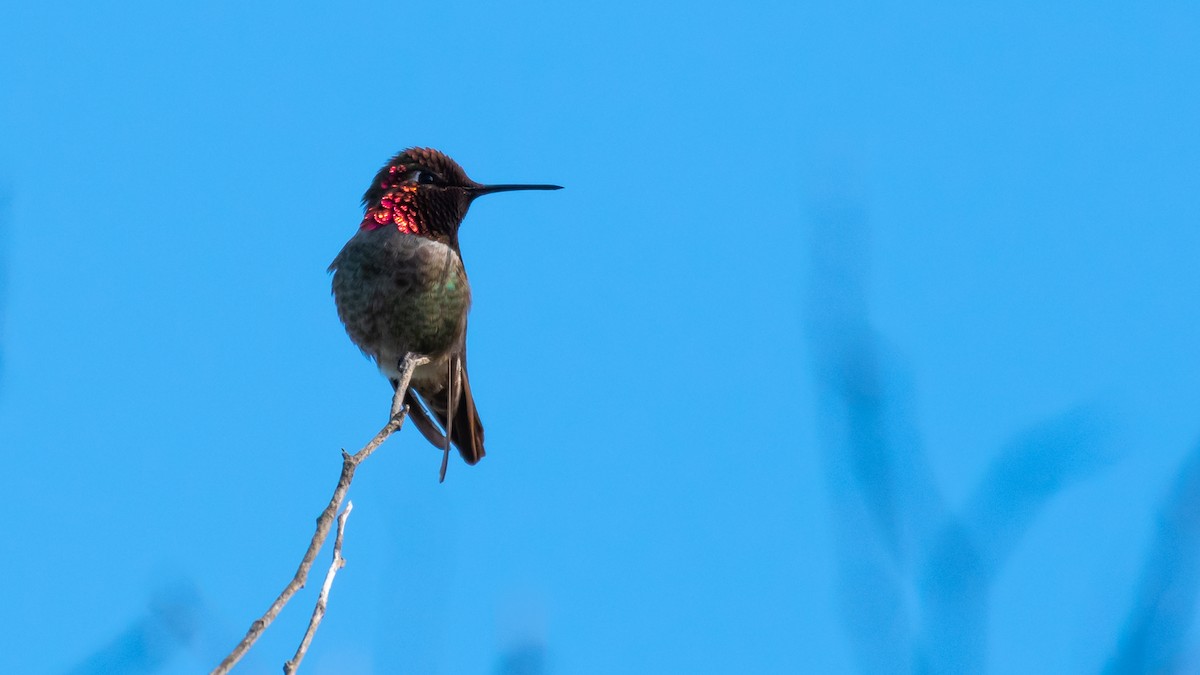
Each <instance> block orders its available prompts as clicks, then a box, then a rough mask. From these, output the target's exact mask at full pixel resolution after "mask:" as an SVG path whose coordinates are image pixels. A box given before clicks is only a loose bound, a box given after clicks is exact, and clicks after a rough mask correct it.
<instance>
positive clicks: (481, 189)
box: [467, 185, 562, 197]
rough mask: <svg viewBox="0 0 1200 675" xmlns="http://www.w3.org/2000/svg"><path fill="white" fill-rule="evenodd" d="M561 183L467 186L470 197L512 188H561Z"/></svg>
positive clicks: (507, 190) (506, 190) (509, 190)
mask: <svg viewBox="0 0 1200 675" xmlns="http://www.w3.org/2000/svg"><path fill="white" fill-rule="evenodd" d="M561 189H562V186H561V185H475V186H474V187H470V188H467V191H468V192H470V193H471V196H472V197H479V196H482V195H490V194H492V193H493V192H512V191H514V190H561Z"/></svg>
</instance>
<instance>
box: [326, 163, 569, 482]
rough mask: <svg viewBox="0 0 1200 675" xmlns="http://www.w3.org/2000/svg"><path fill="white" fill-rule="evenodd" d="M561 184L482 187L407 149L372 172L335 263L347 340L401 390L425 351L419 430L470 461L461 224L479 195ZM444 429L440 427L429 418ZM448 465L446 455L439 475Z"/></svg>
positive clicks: (479, 434) (474, 447) (415, 416)
mask: <svg viewBox="0 0 1200 675" xmlns="http://www.w3.org/2000/svg"><path fill="white" fill-rule="evenodd" d="M558 189H560V186H558V185H481V184H479V183H476V182H475V181H473V180H471V179H470V178H467V174H466V173H465V172H464V171H463V170H462V167H460V166H459V165H458V164H457V163H455V161H454V160H452V159H450V158H449V157H447V156H446V155H444V154H442V153H441V152H438V151H437V150H433V149H432V148H409V149H408V150H404V151H402V152H400V153H399V154H397V155H396V156H395V157H393V158H391V159H390V160H389V161H388V163H387V164H385V165H384V166H383V168H381V169H380V170H379V172H378V173H377V174H375V180H374V181H372V183H371V187H370V188H368V189H367V191H366V193H365V194H364V195H363V198H362V203H363V207H364V208H365V209H366V213H365V215H364V216H363V219H362V223H361V224H360V225H359V227H358V233H357V234H355V235H354V236H353V237H351V238H350V241H348V242H347V243H346V246H345V247H344V248H342V252H341V253H339V254H338V255H337V257H336V258H334V259H333V263H332V264H330V265H329V271H331V272H333V298H334V302H335V303H336V304H337V311H338V316H339V317H340V318H341V320H342V323H344V324H345V325H346V332H347V333H349V334H350V339H351V340H353V341H354V344H356V345H358V347H359V349H361V350H362V351H363V353H364V354H366V355H367V356H369V357H371V358H372V359H374V360H375V362H376V363H377V364H378V366H379V370H380V371H381V372H382V373H383V374H384V376H385V377H387V378H388V380H389V381H391V383H392V387H393V389H395V388H396V387H398V386H399V378H400V364H401V362H402V361H403V360H404V358H405V356H406V355H407V354H409V353H413V354H417V355H421V356H426V357H429V359H430V360H429V362H428V363H426V364H424V365H421V366H418V367H417V369H416V371H415V372H414V373H413V377H412V384H411V386H410V387H409V389H408V392H407V393H406V395H405V404H406V405H408V408H409V416H410V417H411V418H412V420H413V423H414V424H416V425H417V428H418V429H420V431H421V433H422V434H423V435H424V436H425V437H426V438H427V439H429V441H430V442H431V443H433V444H434V445H435V446H436V447H438V448H441V449H443V450H444V451H445V452H446V453H449V451H450V443H451V442H453V443H454V445H455V446H456V447H457V448H458V451H459V453H460V454H461V455H462V457H463V459H464V460H466V462H467V464H474V463H476V462H478V461H479V460H480V458H482V457H483V454H484V452H483V424H482V423H481V422H480V421H479V413H478V412H476V410H475V401H474V399H473V398H472V397H471V385H470V383H469V382H468V380H467V344H466V338H467V311H468V310H469V309H470V307H471V287H470V285H469V284H468V283H467V272H466V269H465V268H464V267H463V261H462V253H461V251H460V250H459V248H458V227H459V225H461V224H462V221H463V217H464V216H466V215H467V209H468V208H469V207H470V206H471V202H472V201H473V200H474V199H475V198H476V197H479V196H480V195H486V194H490V193H492V192H506V191H509V190H558ZM430 413H431V414H432V417H433V418H434V419H436V420H437V422H438V424H439V425H440V426H441V429H440V430H439V429H438V427H436V426H434V424H433V422H432V420H431V419H430ZM445 471H446V464H445V457H444V456H443V462H442V477H443V478H444V477H445Z"/></svg>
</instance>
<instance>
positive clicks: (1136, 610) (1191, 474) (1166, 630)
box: [1105, 445, 1200, 675]
mask: <svg viewBox="0 0 1200 675" xmlns="http://www.w3.org/2000/svg"><path fill="white" fill-rule="evenodd" d="M1157 525H1158V527H1157V532H1156V533H1155V536H1154V541H1153V543H1152V544H1151V545H1150V550H1149V551H1148V552H1147V554H1146V560H1145V561H1144V562H1143V563H1142V573H1141V580H1140V582H1139V584H1138V587H1137V592H1136V595H1135V596H1134V601H1133V606H1132V607H1131V608H1130V611H1129V616H1128V617H1127V618H1126V619H1125V627H1124V629H1123V631H1122V636H1121V640H1120V643H1119V644H1118V646H1117V650H1116V653H1115V654H1114V655H1113V656H1112V657H1111V658H1110V659H1109V662H1108V666H1107V667H1106V669H1105V672H1106V673H1111V674H1113V675H1116V674H1118V673H1176V672H1194V671H1195V664H1192V665H1191V666H1190V667H1185V665H1184V664H1182V663H1181V661H1183V652H1184V647H1185V643H1184V640H1185V638H1186V637H1187V634H1188V630H1189V629H1190V628H1191V625H1192V621H1193V617H1194V616H1195V612H1196V598H1197V592H1198V591H1200V445H1198V446H1197V447H1196V448H1195V449H1193V450H1192V451H1191V452H1190V453H1189V454H1188V457H1187V458H1186V459H1185V460H1184V464H1183V466H1182V467H1181V468H1180V470H1179V474H1178V475H1177V476H1176V477H1175V483H1174V485H1173V486H1172V488H1171V490H1170V492H1169V493H1168V494H1167V496H1166V499H1164V500H1163V504H1162V506H1161V507H1160V508H1159V515H1158V523H1157Z"/></svg>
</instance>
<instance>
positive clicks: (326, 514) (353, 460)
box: [212, 354, 429, 675]
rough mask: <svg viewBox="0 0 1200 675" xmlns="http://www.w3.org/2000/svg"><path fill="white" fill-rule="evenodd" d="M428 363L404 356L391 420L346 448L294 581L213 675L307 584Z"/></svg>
mask: <svg viewBox="0 0 1200 675" xmlns="http://www.w3.org/2000/svg"><path fill="white" fill-rule="evenodd" d="M428 362H429V359H428V358H426V357H424V356H418V355H416V354H408V355H407V356H405V357H404V361H403V363H401V367H400V381H399V383H398V385H397V387H396V393H395V395H394V396H393V398H392V411H391V413H392V414H391V419H389V420H388V423H387V424H385V425H384V427H383V428H382V429H380V430H379V433H377V434H375V437H374V438H372V439H371V441H370V442H369V443H367V444H366V445H365V446H363V448H362V450H359V451H358V452H356V453H354V454H353V455H351V454H349V453H347V452H346V451H345V450H342V473H341V475H340V476H339V477H338V483H337V487H336V488H334V491H333V497H331V498H330V500H329V505H328V506H326V507H325V510H324V511H322V512H321V515H320V516H319V517H318V518H317V531H316V533H314V534H313V537H312V541H310V542H309V544H308V549H307V550H306V551H305V552H304V557H303V558H302V559H301V560H300V567H299V569H297V570H296V574H295V576H294V577H292V580H291V581H289V582H288V584H287V586H285V587H284V589H283V591H282V592H281V593H280V594H279V596H278V597H276V598H275V601H274V602H272V603H271V606H270V607H269V608H267V611H266V613H265V614H263V615H262V617H261V618H259V619H256V620H255V621H254V623H252V624H250V629H249V630H248V631H246V636H245V637H244V638H242V641H241V642H239V643H238V645H237V646H236V647H234V649H233V651H232V652H230V653H229V655H228V656H226V657H225V659H224V660H223V661H221V663H220V664H219V665H218V666H217V667H216V668H214V669H213V670H212V675H220V674H223V673H228V672H229V670H230V669H231V668H233V666H234V665H236V664H237V662H238V661H239V660H241V658H242V657H243V656H245V655H246V652H248V651H249V650H250V648H251V647H252V646H254V643H255V642H257V641H258V638H259V637H260V636H261V635H262V633H263V631H265V630H266V629H267V627H268V626H270V625H271V622H272V621H274V620H275V617H276V616H278V615H279V612H280V611H282V610H283V607H284V605H286V604H287V603H288V601H289V600H291V599H292V596H293V595H295V594H296V592H297V591H299V590H300V589H301V588H303V587H304V583H305V582H306V581H307V580H308V571H309V570H310V569H311V568H312V564H313V561H315V560H316V558H317V553H319V552H320V550H321V547H322V546H323V545H324V544H325V539H326V538H328V537H329V530H330V529H332V527H333V523H334V519H335V518H336V517H337V515H338V511H340V510H341V508H342V502H343V501H344V500H345V498H346V492H347V491H349V489H350V482H351V481H353V480H354V472H355V470H356V469H358V465H359V464H361V463H362V462H363V461H365V460H366V459H367V458H368V457H370V456H371V455H372V454H373V453H374V452H375V450H376V449H377V448H378V447H379V446H380V445H382V444H383V442H384V441H386V440H387V439H388V437H389V436H391V435H392V434H393V433H395V432H397V431H399V430H400V427H401V426H402V425H403V424H404V418H405V416H406V415H407V413H408V409H407V408H405V406H404V394H405V392H407V391H408V384H409V381H410V380H411V379H412V375H413V371H415V370H416V368H417V366H420V365H422V364H425V363H428ZM339 524H340V525H341V526H344V524H345V520H344V518H342V519H340V520H339ZM340 533H341V527H339V536H338V538H337V541H338V543H340V541H341V536H340ZM337 559H338V556H337V555H336V554H335V564H336V560H337ZM329 581H330V583H332V578H330V579H329ZM320 602H321V600H320V599H318V607H320ZM321 613H322V615H323V614H324V608H323V607H321ZM314 616H315V614H314ZM319 622H320V620H319V619H317V623H319ZM310 630H312V631H315V630H316V626H314V625H310ZM305 639H306V640H311V637H310V636H309V635H307V634H306V636H305ZM301 647H302V650H301V651H298V652H297V654H296V656H297V657H299V658H303V652H304V651H307V645H306V643H303V642H302V643H301ZM298 664H299V660H296V664H295V665H298ZM289 666H290V667H291V668H292V670H287V672H292V671H293V670H294V667H295V666H293V665H291V663H290V662H289V665H288V666H285V669H286V668H288V667H289Z"/></svg>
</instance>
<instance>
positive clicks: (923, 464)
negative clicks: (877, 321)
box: [806, 199, 1102, 673]
mask: <svg viewBox="0 0 1200 675" xmlns="http://www.w3.org/2000/svg"><path fill="white" fill-rule="evenodd" d="M813 220H814V226H813V229H812V256H811V269H812V275H813V276H812V279H811V284H810V286H811V295H810V298H809V301H808V307H807V312H806V314H807V316H806V322H807V326H808V340H809V344H810V348H811V355H812V359H813V362H814V369H815V373H816V381H817V388H818V402H819V405H820V407H821V419H822V420H823V422H822V428H821V442H822V446H823V450H824V452H823V454H824V460H825V463H826V474H827V478H828V480H829V484H830V492H831V497H832V500H833V508H834V513H835V517H836V518H837V519H838V521H839V522H838V526H837V528H836V534H835V536H836V537H837V541H836V545H837V557H838V562H839V568H840V573H839V579H838V587H839V594H840V596H841V599H842V605H843V620H844V622H845V624H846V628H847V630H848V632H849V634H850V637H851V640H852V642H853V644H854V647H855V656H856V658H857V659H858V660H859V666H860V669H861V670H862V671H863V672H870V673H909V672H915V671H921V672H932V673H958V672H981V671H982V670H983V667H984V655H985V643H986V639H985V638H986V617H987V604H988V588H989V587H990V585H991V583H992V580H993V578H994V576H995V572H996V570H997V569H999V567H1000V566H1001V564H1002V563H1003V562H1004V560H1005V559H1006V558H1007V557H1008V556H1009V554H1010V553H1011V551H1012V549H1013V548H1014V546H1015V544H1016V542H1017V541H1018V540H1019V538H1020V536H1021V535H1022V534H1023V533H1024V531H1025V530H1026V529H1027V528H1028V526H1029V524H1030V523H1031V522H1032V521H1033V519H1034V517H1035V516H1036V514H1037V512H1038V511H1039V510H1040V509H1041V507H1042V506H1043V505H1044V504H1045V503H1046V502H1047V501H1048V500H1049V498H1050V497H1052V496H1053V495H1054V494H1055V493H1057V492H1058V491H1059V490H1061V489H1062V487H1064V486H1065V485H1066V484H1068V483H1069V482H1070V481H1072V480H1077V479H1079V478H1080V477H1081V476H1083V475H1084V474H1085V473H1086V472H1087V471H1089V470H1092V469H1094V468H1097V467H1098V466H1099V464H1100V463H1099V462H1097V461H1095V460H1096V457H1097V453H1096V448H1097V446H1098V444H1099V441H1100V436H1101V435H1102V434H1100V433H1098V428H1099V427H1098V425H1096V424H1095V421H1096V420H1095V417H1096V415H1095V414H1094V413H1091V412H1089V411H1087V410H1083V409H1081V410H1077V411H1074V412H1070V413H1067V414H1064V415H1061V416H1058V417H1056V418H1053V419H1051V420H1049V421H1047V422H1044V423H1042V424H1039V425H1036V426H1034V427H1033V428H1031V429H1029V430H1028V431H1026V432H1025V433H1023V434H1022V435H1020V436H1019V437H1018V438H1017V439H1016V440H1014V441H1013V442H1012V443H1010V444H1009V445H1008V446H1007V447H1005V448H1004V449H1003V451H1002V452H1001V454H1000V456H999V457H998V458H997V459H996V460H995V461H994V462H993V464H992V466H991V468H990V469H989V470H988V471H987V473H986V474H985V476H984V478H983V480H982V482H981V483H980V485H979V486H978V487H977V488H976V489H975V491H974V493H973V496H972V497H971V498H970V499H969V500H968V502H967V504H966V506H965V508H964V509H962V511H961V513H958V514H956V513H953V512H952V511H951V509H950V508H949V507H948V506H947V505H946V503H945V500H944V498H943V497H942V496H941V494H940V491H939V490H938V489H937V486H936V481H935V480H934V477H933V475H932V473H931V471H930V470H929V467H928V464H927V461H926V459H925V456H924V453H923V452H922V450H921V447H920V441H919V438H918V434H917V432H916V425H915V422H914V421H913V415H912V413H911V411H910V410H909V405H910V401H911V400H912V397H913V395H912V385H911V383H910V379H911V378H910V377H909V376H908V375H907V374H906V373H904V371H903V369H902V368H901V367H900V366H899V365H898V359H895V358H889V355H888V354H887V352H886V351H885V348H884V346H883V341H882V340H881V339H880V338H879V337H878V336H877V335H876V334H875V332H874V331H873V329H872V328H871V326H870V321H869V318H868V297H867V291H866V283H867V281H866V280H867V278H868V276H869V275H868V273H867V261H868V259H869V256H868V254H867V245H868V228H867V219H866V215H865V213H864V211H863V210H862V208H861V206H860V205H859V204H858V203H856V202H855V201H853V200H849V199H842V200H837V199H831V200H827V201H825V202H824V203H822V204H820V205H819V207H818V208H817V210H816V212H815V214H814V219H813Z"/></svg>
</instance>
